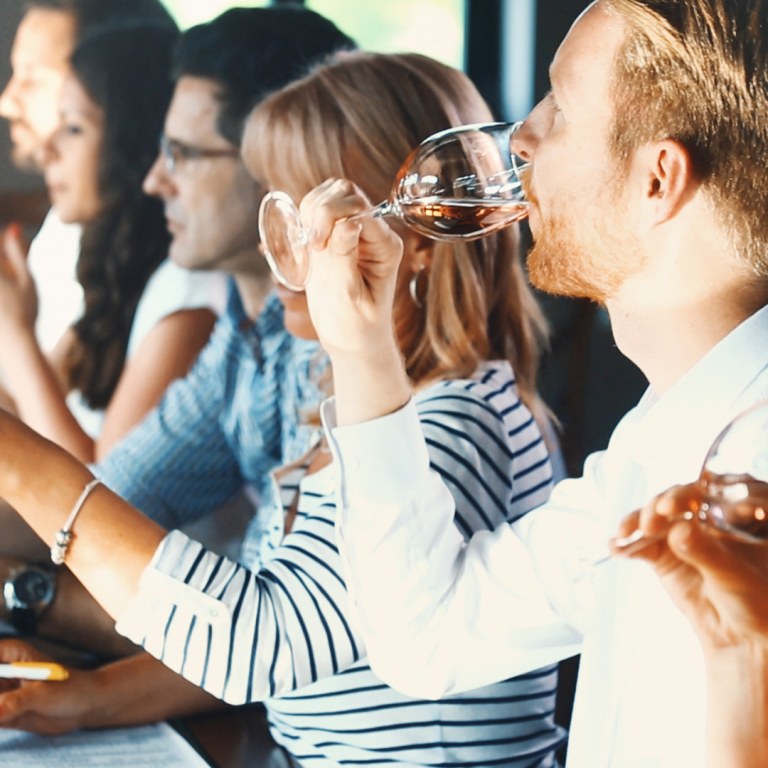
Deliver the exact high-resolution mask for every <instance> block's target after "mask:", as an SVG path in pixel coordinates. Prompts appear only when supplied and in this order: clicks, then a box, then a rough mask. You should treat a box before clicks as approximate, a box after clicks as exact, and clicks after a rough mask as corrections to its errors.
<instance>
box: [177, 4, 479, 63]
mask: <svg viewBox="0 0 768 768" xmlns="http://www.w3.org/2000/svg"><path fill="white" fill-rule="evenodd" d="M163 2H164V3H165V6H166V7H167V8H168V10H169V11H170V12H171V14H172V15H173V17H174V18H175V19H176V21H177V23H178V24H179V26H180V27H181V28H182V29H187V27H191V26H193V25H194V24H200V23H202V22H205V21H210V20H211V19H213V18H215V17H216V16H218V15H219V14H220V13H223V12H224V11H225V10H227V8H232V7H235V6H250V7H253V6H265V5H269V4H270V3H269V0H237V1H236V2H233V1H232V0H163ZM465 2H466V0H386V2H382V0H305V5H306V6H307V7H308V8H311V9H312V10H313V11H317V12H318V13H321V14H322V15H323V16H326V17H327V18H329V19H331V21H333V22H334V24H336V25H337V26H338V27H339V29H341V30H342V31H344V32H345V33H346V34H348V35H349V36H350V37H352V38H354V39H355V40H356V41H357V43H358V45H359V46H360V47H361V48H364V49H366V50H369V51H380V52H383V53H403V52H416V53H423V54H425V55H427V56H432V57H433V58H435V59H438V60H439V61H442V62H444V63H445V64H449V65H450V66H452V67H457V68H459V69H463V68H464V13H465V8H464V6H465Z"/></svg>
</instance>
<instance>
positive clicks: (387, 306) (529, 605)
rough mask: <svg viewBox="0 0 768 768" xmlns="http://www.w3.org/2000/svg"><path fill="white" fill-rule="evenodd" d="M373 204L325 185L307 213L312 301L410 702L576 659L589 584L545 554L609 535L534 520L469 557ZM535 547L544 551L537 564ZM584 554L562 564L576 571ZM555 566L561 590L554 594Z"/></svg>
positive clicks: (393, 666)
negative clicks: (431, 434) (412, 384)
mask: <svg viewBox="0 0 768 768" xmlns="http://www.w3.org/2000/svg"><path fill="white" fill-rule="evenodd" d="M365 204H366V203H365V200H364V199H363V198H362V196H361V195H360V194H359V193H358V192H357V191H356V190H355V188H354V187H353V186H352V185H351V184H349V183H348V182H335V183H327V184H325V185H323V186H321V187H319V188H318V189H317V190H315V191H314V192H312V193H310V195H309V196H308V197H307V198H305V200H304V201H303V202H302V217H303V218H304V219H305V221H306V223H307V224H308V225H309V228H310V230H311V231H313V233H314V239H313V241H312V245H313V248H314V250H313V252H312V259H313V270H312V275H311V278H310V282H309V284H308V286H307V297H308V300H309V305H310V311H311V313H312V319H313V322H314V325H315V328H316V329H317V331H318V334H319V337H320V340H321V342H322V344H323V346H324V348H325V349H326V351H328V353H329V354H330V356H331V359H332V362H333V371H334V391H335V395H336V397H335V403H336V413H335V415H334V417H333V418H334V419H335V420H336V423H337V424H338V425H339V427H340V428H339V429H336V430H334V431H332V434H331V441H332V444H333V446H334V450H335V452H336V455H337V458H338V459H339V461H340V462H341V465H342V468H343V473H342V485H341V490H340V494H341V495H340V502H341V509H340V512H339V516H338V540H339V547H340V551H341V554H342V559H343V560H344V561H345V563H346V565H345V577H346V580H347V585H348V589H349V591H350V601H351V609H352V611H353V614H354V616H355V618H356V621H357V624H358V626H359V628H360V629H361V632H362V634H363V636H364V638H365V640H366V646H367V647H368V652H369V658H370V659H371V664H372V667H373V669H374V671H375V672H376V673H377V674H378V675H379V676H381V677H382V678H383V679H384V680H385V681H386V682H388V683H390V684H391V685H393V686H394V687H396V688H399V689H401V690H403V691H404V692H406V693H409V694H411V695H416V696H422V697H439V696H441V695H443V694H444V693H447V692H457V691H461V690H468V689H471V688H476V687H478V686H481V685H484V684H487V683H491V682H495V681H497V680H500V679H504V678H505V677H509V676H511V675H514V674H518V673H520V672H523V671H528V670H531V669H535V668H537V667H541V666H544V665H545V664H547V663H551V662H552V661H553V660H555V659H558V658H563V657H564V656H565V655H568V654H569V653H570V654H573V653H574V652H577V649H578V647H579V643H580V636H579V634H578V631H576V630H574V629H572V628H570V627H569V626H568V625H567V623H566V621H564V620H563V618H562V616H561V615H560V613H559V612H560V611H562V610H565V611H566V612H565V613H564V614H563V616H565V617H568V618H571V617H572V618H571V621H570V624H571V625H572V626H574V627H579V626H580V624H581V620H582V619H583V616H582V614H583V610H587V608H585V607H584V603H585V600H586V596H584V597H582V595H581V592H584V593H585V595H586V593H587V592H588V591H589V582H588V581H585V582H583V584H582V585H581V588H580V589H576V590H573V589H571V588H570V582H569V581H568V579H567V578H563V574H565V575H566V577H567V576H568V572H569V567H570V566H573V563H570V564H566V565H557V563H556V562H554V559H553V558H549V557H547V556H546V552H547V549H546V547H545V546H542V544H544V542H545V540H546V539H547V538H548V536H549V535H550V534H556V536H557V538H558V539H559V540H560V541H566V540H567V539H568V538H569V537H571V538H572V532H573V531H572V529H575V530H576V531H577V534H578V529H579V528H580V527H582V528H583V533H581V534H578V535H577V536H576V539H575V542H579V543H582V542H584V546H585V547H587V548H589V547H590V546H591V547H592V550H593V551H594V542H595V538H594V532H595V529H596V527H597V528H599V522H598V524H597V525H596V524H595V520H594V519H591V518H590V515H588V514H585V515H583V516H582V517H581V518H579V519H576V518H578V516H575V518H573V519H571V520H570V522H569V519H568V518H567V517H566V516H564V518H565V520H564V524H563V525H562V526H561V530H560V532H559V533H558V532H557V526H556V525H555V524H553V525H551V526H550V525H548V523H547V517H543V518H542V517H540V516H539V515H538V513H532V514H531V515H529V516H528V517H529V518H534V517H535V518H536V520H541V521H542V523H541V525H534V521H533V520H530V521H529V520H528V518H526V519H525V520H523V521H521V523H519V524H518V526H519V529H518V530H513V529H512V528H511V527H509V526H507V525H502V526H501V527H500V528H499V529H498V530H497V531H496V532H494V533H491V532H487V533H486V532H483V533H479V534H475V536H474V537H473V538H472V539H471V541H470V543H469V544H468V545H466V546H465V544H464V541H463V539H462V537H461V536H460V535H459V533H458V531H457V530H456V528H455V526H454V522H453V521H454V504H453V498H452V496H451V493H450V492H449V491H448V489H447V487H446V486H445V484H444V482H443V481H442V479H441V478H440V477H439V476H438V474H437V473H436V472H435V471H434V470H432V469H431V468H430V460H429V454H428V452H427V447H426V445H425V441H424V435H423V433H422V430H421V426H420V424H419V422H418V418H417V416H416V413H415V409H414V408H413V407H412V406H410V405H406V406H405V407H404V408H403V407H402V406H403V404H404V403H406V402H407V401H408V399H409V396H410V393H409V387H408V380H407V376H406V374H405V371H404V369H403V362H402V359H401V356H400V353H399V351H398V349H397V344H396V340H395V338H394V332H393V327H392V302H393V296H394V290H395V281H396V275H397V268H398V265H399V260H400V254H401V247H400V246H399V244H398V241H397V238H396V236H395V235H394V234H393V232H392V230H391V229H389V228H388V227H387V226H386V225H385V224H383V223H382V222H381V221H377V220H370V219H366V220H363V221H362V223H360V222H357V223H350V222H349V221H346V220H344V219H345V217H347V216H350V215H351V214H354V213H357V212H358V211H360V210H362V209H363V208H364V207H365ZM326 415H327V416H328V415H329V414H326ZM595 495H598V494H595ZM590 501H593V499H590ZM586 508H587V509H589V506H587V507H586ZM600 509H601V507H600V506H598V507H597V512H596V514H599V511H600ZM585 523H586V525H584V524H585ZM540 532H541V533H540ZM597 540H598V541H599V540H600V539H599V538H598V539H597ZM531 547H536V548H540V549H541V552H542V555H541V557H540V558H539V560H538V562H535V561H534V560H533V559H532V558H531V556H530V555H529V549H530V548H531ZM562 549H563V550H568V547H566V546H563V547H562ZM576 550H579V544H574V546H573V547H572V548H571V549H570V550H569V551H565V552H564V554H566V555H567V557H570V558H571V559H572V560H578V557H579V555H580V554H583V553H582V552H579V551H576ZM586 558H587V561H588V558H589V554H587V555H586ZM553 565H555V566H556V570H555V572H554V573H553V574H552V575H551V576H549V577H547V578H549V579H551V582H552V583H551V585H550V584H549V583H548V582H546V581H545V582H543V583H542V582H541V576H542V574H543V573H545V572H547V571H549V570H550V569H551V567H552V566H553ZM544 585H546V588H545V586H544ZM553 595H554V596H553ZM550 601H556V602H557V605H556V606H555V608H556V609H557V610H555V609H554V608H553V604H552V602H550ZM500 606H501V607H500Z"/></svg>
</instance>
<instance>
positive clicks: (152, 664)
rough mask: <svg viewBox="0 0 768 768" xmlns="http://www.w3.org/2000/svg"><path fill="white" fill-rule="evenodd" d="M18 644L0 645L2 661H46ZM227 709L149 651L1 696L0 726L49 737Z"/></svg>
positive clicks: (15, 641) (20, 686) (31, 683)
mask: <svg viewBox="0 0 768 768" xmlns="http://www.w3.org/2000/svg"><path fill="white" fill-rule="evenodd" d="M42 660H45V657H44V656H42V655H41V654H39V653H38V652H36V651H35V650H34V649H32V648H30V647H29V646H28V645H26V644H25V643H22V642H19V641H17V640H4V641H0V661H2V662H3V663H7V662H11V661H42ZM224 706H225V705H224V704H223V702H221V701H219V700H218V699H215V698H214V697H213V696H210V695H209V694H207V693H205V691H203V690H201V689H200V688H198V687H196V686H194V685H192V684H191V683H188V682H187V681H186V680H184V678H182V677H180V676H179V675H176V674H174V673H173V672H171V671H170V670H169V669H167V668H166V667H164V666H163V665H162V664H161V663H160V662H159V661H156V660H155V659H153V658H152V657H151V656H149V655H148V654H146V653H142V654H139V655H137V656H132V657H131V658H129V659H123V660H121V661H117V662H113V663H112V664H107V665H105V666H103V667H100V668H99V669H96V670H90V671H83V670H71V671H70V677H69V679H68V680H66V681H64V682H54V683H46V682H29V683H22V684H21V685H18V686H14V687H12V688H10V689H9V690H5V691H4V692H3V693H0V727H4V728H14V729H18V730H24V731H32V732H34V733H40V734H45V735H55V734H60V733H67V732H69V731H73V730H76V729H78V728H116V727H121V726H128V725H139V724H142V723H154V722H158V721H160V720H167V719H169V718H173V717H182V716H185V715H189V714H193V713H196V712H204V711H209V710H212V709H220V708H222V707H224Z"/></svg>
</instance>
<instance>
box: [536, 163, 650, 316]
mask: <svg viewBox="0 0 768 768" xmlns="http://www.w3.org/2000/svg"><path fill="white" fill-rule="evenodd" d="M524 188H525V196H526V199H527V200H528V201H530V202H531V204H532V205H534V206H535V207H536V210H537V212H538V214H539V221H538V222H537V226H536V228H535V231H533V238H534V244H533V247H532V248H531V250H530V251H529V252H528V257H527V266H528V275H529V278H530V281H531V283H532V285H534V286H535V287H536V288H538V289H539V290H542V291H545V292H547V293H553V294H558V295H561V296H571V297H574V298H586V299H591V300H592V301H596V302H598V303H600V304H605V302H606V301H607V300H608V299H610V298H611V297H612V296H613V295H615V293H616V291H617V290H618V289H619V288H620V287H621V285H622V284H623V283H624V281H625V280H626V279H627V277H629V276H630V275H632V274H634V273H636V272H638V271H639V270H640V269H641V268H642V266H643V264H644V263H645V256H644V255H643V253H642V252H641V250H640V248H639V245H638V243H637V240H636V238H635V236H634V235H633V234H632V233H631V231H630V230H629V228H628V226H627V224H628V221H629V211H628V206H627V196H626V194H625V193H624V188H623V186H622V185H621V184H620V183H618V179H616V178H614V179H613V180H610V181H604V182H602V183H600V184H598V185H595V188H594V190H593V192H594V193H593V194H583V193H582V191H580V193H579V195H578V196H576V195H573V194H572V193H570V192H566V193H560V194H559V195H558V201H559V203H558V205H557V206H555V205H549V206H547V208H548V209H549V210H548V212H546V213H545V212H544V211H543V210H542V208H541V205H540V201H539V198H538V196H537V194H536V191H535V188H534V186H533V182H532V181H531V179H530V177H529V178H528V179H525V180H524ZM566 211H570V212H571V213H566ZM532 229H533V228H532Z"/></svg>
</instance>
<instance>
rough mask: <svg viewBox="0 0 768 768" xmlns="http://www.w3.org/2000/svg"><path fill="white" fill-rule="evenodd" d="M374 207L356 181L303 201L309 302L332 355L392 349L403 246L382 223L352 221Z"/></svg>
mask: <svg viewBox="0 0 768 768" xmlns="http://www.w3.org/2000/svg"><path fill="white" fill-rule="evenodd" d="M368 208H370V203H369V202H368V200H367V199H366V197H365V195H364V194H363V192H361V191H360V189H359V188H358V187H356V186H355V185H354V184H353V183H352V182H351V181H345V180H333V179H329V180H328V181H326V182H325V183H324V184H321V185H320V186H319V187H317V188H316V189H314V190H313V191H312V192H310V193H309V194H308V195H307V196H306V197H305V198H304V199H303V200H302V202H301V218H302V220H303V221H304V224H305V226H306V227H308V229H309V232H310V235H309V248H310V249H311V260H312V262H311V263H312V269H311V274H310V280H309V285H308V286H307V299H308V301H309V306H310V311H311V313H312V320H313V322H314V325H315V329H316V331H317V333H318V335H319V337H320V340H321V342H322V343H323V346H324V347H325V349H326V351H328V353H329V354H331V355H332V356H341V355H344V354H352V355H356V356H357V355H360V356H375V355H376V347H378V346H379V345H383V346H386V345H391V344H392V342H393V334H392V305H393V302H394V294H395V283H396V279H397V270H398V267H399V265H400V259H401V258H402V255H403V243H402V241H401V240H400V238H399V237H398V236H397V235H396V234H395V233H394V232H393V231H392V229H391V228H390V227H389V226H388V225H387V224H386V223H385V222H384V221H383V220H382V219H373V218H363V219H360V220H358V221H353V222H350V221H348V218H349V217H351V216H354V215H355V214H358V213H361V212H363V211H365V210H367V209H368Z"/></svg>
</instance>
